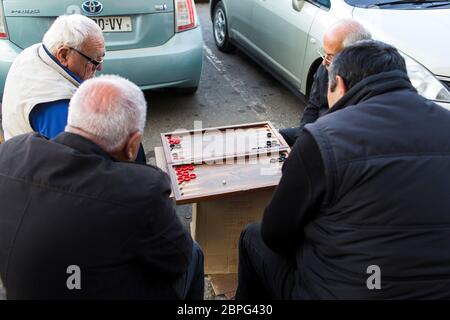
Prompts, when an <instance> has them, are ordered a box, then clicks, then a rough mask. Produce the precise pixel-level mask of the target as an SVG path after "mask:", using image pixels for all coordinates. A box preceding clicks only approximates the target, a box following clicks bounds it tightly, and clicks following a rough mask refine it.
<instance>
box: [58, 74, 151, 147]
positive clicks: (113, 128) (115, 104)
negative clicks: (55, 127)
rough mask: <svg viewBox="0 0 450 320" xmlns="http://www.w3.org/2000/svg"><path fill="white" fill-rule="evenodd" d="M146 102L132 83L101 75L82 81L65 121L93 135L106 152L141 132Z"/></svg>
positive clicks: (142, 130) (117, 77)
mask: <svg viewBox="0 0 450 320" xmlns="http://www.w3.org/2000/svg"><path fill="white" fill-rule="evenodd" d="M146 113H147V103H146V101H145V98H144V94H143V93H142V91H141V90H140V89H139V87H138V86H136V85H135V84H134V83H132V82H130V81H128V80H127V79H124V78H121V77H119V76H113V75H105V76H100V77H97V78H93V79H90V80H87V81H85V82H83V84H82V85H81V86H80V87H79V88H78V90H77V92H76V93H75V95H74V96H73V97H72V100H71V101H70V105H69V116H68V120H67V124H68V125H69V126H71V127H74V128H78V129H81V130H83V131H85V132H87V133H89V134H90V135H92V136H94V137H95V138H96V139H97V140H98V143H99V144H100V146H101V147H102V148H103V149H105V150H106V151H108V152H112V151H115V150H117V149H118V148H119V147H120V146H121V145H122V144H123V143H125V142H126V141H127V139H128V138H129V137H130V135H131V134H133V133H136V132H140V133H141V134H143V132H144V126H145V117H146Z"/></svg>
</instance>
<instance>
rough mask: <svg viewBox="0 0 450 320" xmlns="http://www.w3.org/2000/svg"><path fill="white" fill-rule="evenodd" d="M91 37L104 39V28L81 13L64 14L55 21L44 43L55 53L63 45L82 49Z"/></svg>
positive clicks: (45, 36)
mask: <svg viewBox="0 0 450 320" xmlns="http://www.w3.org/2000/svg"><path fill="white" fill-rule="evenodd" d="M90 37H93V38H100V37H101V39H103V33H102V30H101V29H100V27H99V26H98V25H97V24H96V23H95V22H94V21H93V20H92V19H89V18H87V17H85V16H82V15H80V14H72V15H63V16H60V17H58V18H57V19H56V20H55V21H54V22H53V24H52V25H51V26H50V29H48V31H47V32H46V33H45V35H44V39H43V40H42V43H43V44H44V45H45V46H46V47H47V49H48V50H49V51H50V52H51V53H52V54H54V55H55V54H56V52H57V51H58V49H59V48H61V47H62V46H68V47H72V48H75V49H77V50H81V49H82V48H81V47H82V46H83V43H84V42H85V41H86V39H88V38H90Z"/></svg>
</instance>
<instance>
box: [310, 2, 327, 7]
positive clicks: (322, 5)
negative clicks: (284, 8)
mask: <svg viewBox="0 0 450 320" xmlns="http://www.w3.org/2000/svg"><path fill="white" fill-rule="evenodd" d="M310 2H311V3H314V4H317V5H319V6H321V7H326V8H330V7H331V2H330V0H310Z"/></svg>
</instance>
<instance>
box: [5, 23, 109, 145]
mask: <svg viewBox="0 0 450 320" xmlns="http://www.w3.org/2000/svg"><path fill="white" fill-rule="evenodd" d="M105 52H106V48H105V40H104V37H103V33H102V31H101V29H100V28H99V27H98V26H97V25H96V24H95V22H93V21H92V20H91V19H89V18H87V17H84V16H82V15H66V16H61V17H59V18H58V19H56V20H55V22H54V23H53V24H52V26H51V27H50V29H49V30H48V31H47V33H46V34H45V36H44V39H43V42H42V43H41V44H36V45H33V46H31V47H29V48H27V49H25V50H24V51H23V52H22V53H21V54H20V55H19V56H18V57H17V58H16V60H15V61H14V63H13V64H12V66H11V69H10V71H9V73H8V77H7V79H6V83H5V91H4V95H3V104H2V116H3V130H4V133H5V139H6V140H8V139H10V138H12V137H13V136H17V135H19V134H24V133H28V132H33V131H35V132H39V133H41V134H42V135H44V136H46V137H48V138H49V139H52V138H54V137H55V136H56V135H58V134H59V133H61V132H64V128H65V126H66V124H67V115H68V108H69V101H70V99H71V98H72V96H73V95H74V93H75V91H76V90H77V88H78V87H79V86H80V84H81V83H82V82H83V81H85V80H87V79H90V78H93V77H94V76H95V73H96V72H97V71H100V70H101V69H102V66H103V58H104V56H105Z"/></svg>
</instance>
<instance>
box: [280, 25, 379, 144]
mask: <svg viewBox="0 0 450 320" xmlns="http://www.w3.org/2000/svg"><path fill="white" fill-rule="evenodd" d="M371 37H372V36H371V34H370V32H369V31H367V30H366V29H365V28H364V27H363V26H362V25H361V24H360V23H359V22H357V21H356V20H353V19H342V20H339V21H338V22H337V23H336V24H334V25H333V26H332V27H331V28H330V29H329V30H328V31H327V32H326V33H325V35H324V37H323V50H320V51H319V53H320V55H321V57H322V64H321V65H320V66H319V68H318V69H317V71H316V73H315V74H314V81H313V84H312V86H311V92H310V93H309V100H308V104H307V105H306V107H305V110H304V111H303V116H302V119H301V120H300V126H299V127H295V128H286V129H282V130H280V133H281V135H282V136H283V138H284V139H285V140H286V142H287V143H288V144H289V146H293V145H294V143H295V140H296V139H297V137H298V135H299V133H300V131H301V129H302V128H303V127H304V126H305V125H307V124H308V123H313V122H315V121H316V120H317V119H319V118H320V117H321V116H323V115H325V114H326V113H327V112H328V109H329V107H328V100H327V90H328V68H329V67H330V64H331V62H332V61H333V58H334V56H336V55H337V54H338V53H339V52H340V51H342V49H344V48H345V47H347V46H349V45H352V44H354V43H356V42H357V41H361V40H370V39H371Z"/></svg>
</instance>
